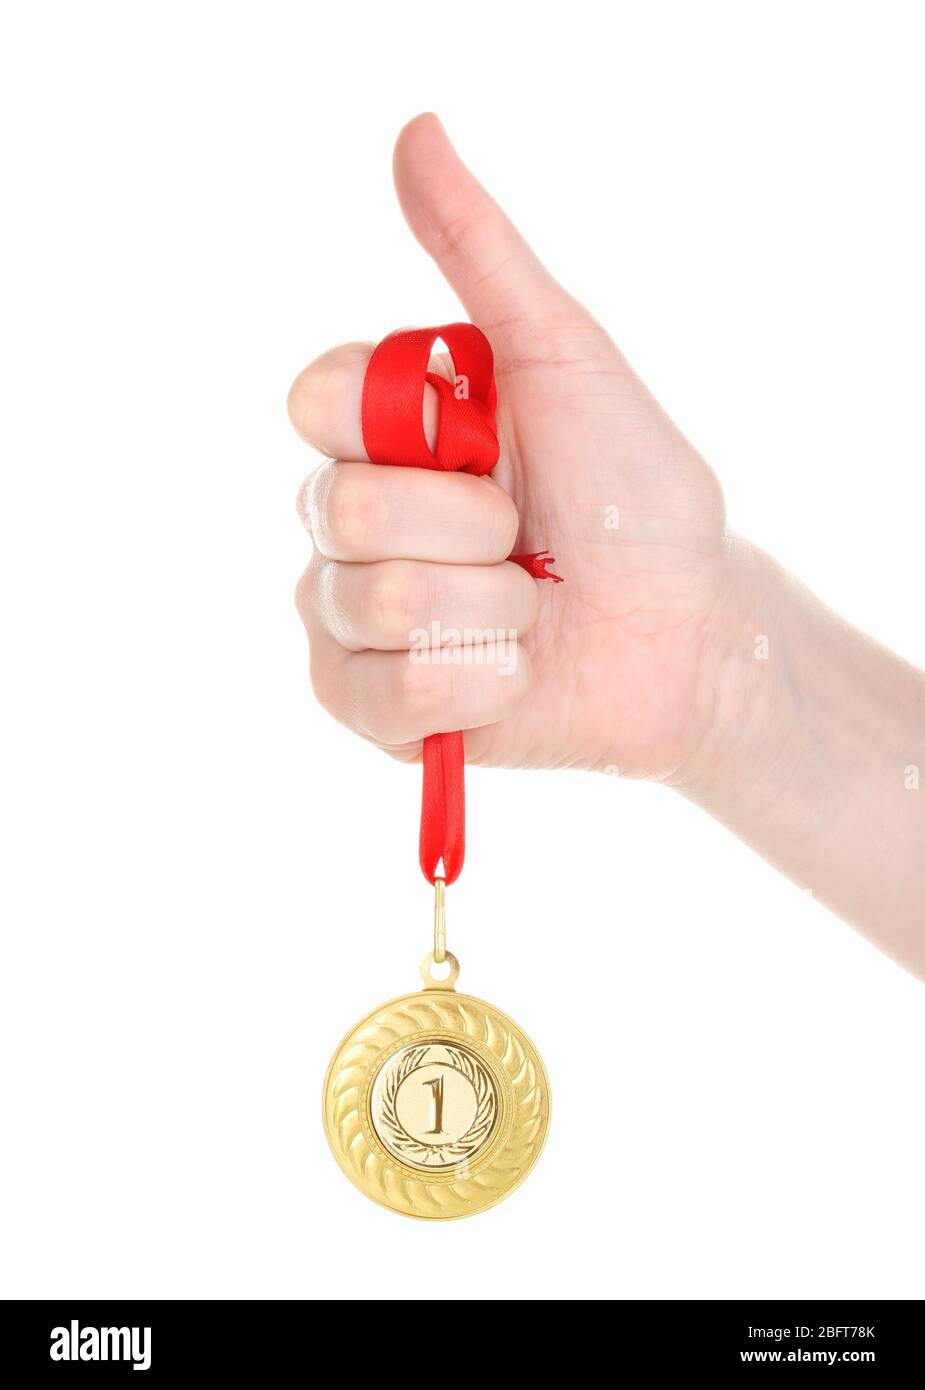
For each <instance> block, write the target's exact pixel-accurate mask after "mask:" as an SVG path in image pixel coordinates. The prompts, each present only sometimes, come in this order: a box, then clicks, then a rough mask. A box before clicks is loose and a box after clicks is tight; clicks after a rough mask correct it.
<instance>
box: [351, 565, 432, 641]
mask: <svg viewBox="0 0 925 1390" xmlns="http://www.w3.org/2000/svg"><path fill="white" fill-rule="evenodd" d="M425 589H426V585H425V584H424V583H423V580H422V577H421V575H420V574H419V572H418V567H417V566H415V565H413V564H411V563H406V562H404V561H401V560H396V561H393V562H391V563H388V564H385V565H383V566H381V567H379V568H378V569H377V571H376V572H375V573H374V574H373V575H372V576H371V577H370V581H369V587H368V592H367V594H366V595H365V606H366V621H365V625H366V627H367V628H368V630H369V635H370V636H372V637H374V638H376V639H377V640H378V641H381V642H385V643H387V644H389V645H398V646H407V645H408V643H409V642H410V633H411V630H412V628H413V627H415V626H416V625H417V620H418V619H419V618H420V617H421V615H422V614H423V613H424V612H425V611H426V602H427V600H426V595H425V592H424V590H425Z"/></svg>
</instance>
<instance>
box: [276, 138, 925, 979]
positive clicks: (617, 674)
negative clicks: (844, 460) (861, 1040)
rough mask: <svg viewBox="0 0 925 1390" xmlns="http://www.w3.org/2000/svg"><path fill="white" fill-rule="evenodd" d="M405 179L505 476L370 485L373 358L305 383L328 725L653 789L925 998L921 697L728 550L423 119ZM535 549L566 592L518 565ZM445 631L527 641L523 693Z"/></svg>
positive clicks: (545, 281) (805, 597)
mask: <svg viewBox="0 0 925 1390" xmlns="http://www.w3.org/2000/svg"><path fill="white" fill-rule="evenodd" d="M394 173H395V186H396V190H397V193H398V197H399V201H400V203H401V206H402V209H403V211H404V213H405V217H406V218H407V221H408V224H409V226H410V228H411V230H412V232H413V233H414V235H415V236H416V237H417V239H418V241H419V242H420V243H421V245H422V246H423V248H424V249H425V250H426V251H427V252H428V253H429V254H430V255H431V256H432V257H433V258H434V260H435V261H436V263H437V265H438V266H439V267H440V269H441V271H442V272H443V274H444V275H445V277H446V279H447V280H448V281H449V283H450V284H451V285H452V287H453V289H454V290H455V291H456V293H457V294H458V296H459V298H460V300H461V302H462V304H463V306H464V308H465V310H466V313H467V314H468V316H469V317H470V318H471V320H472V321H473V322H474V323H477V324H478V325H479V327H480V328H482V330H483V331H484V332H485V333H486V334H487V336H488V338H489V340H490V341H491V345H492V348H493V350H494V354H495V374H496V379H497V383H498V392H499V409H498V426H499V435H500V440H501V457H500V460H499V463H498V466H497V468H496V469H495V472H494V475H493V478H474V477H470V476H469V475H467V474H435V473H430V472H427V471H425V470H418V469H411V468H387V467H383V466H376V465H372V464H370V463H369V461H368V459H367V457H366V454H365V451H364V448H363V439H362V432H361V426H360V404H361V393H362V386H363V376H364V372H365V369H366V364H367V362H368V359H369V355H370V353H371V351H372V344H368V343H367V344H364V343H351V344H347V345H344V346H342V347H338V348H334V349H333V350H332V351H331V352H328V353H326V354H325V355H324V356H323V357H321V358H319V359H318V360H317V361H316V362H313V363H312V364H311V365H310V366H309V367H306V369H305V370H304V371H303V372H302V373H301V374H300V375H299V376H298V377H297V379H296V381H295V383H294V384H293V387H292V390H291V392H290V396H289V413H290V417H291V419H292V422H293V424H294V426H295V428H296V430H297V431H298V432H299V434H300V435H301V436H302V438H303V439H305V440H306V441H307V442H309V443H310V444H312V445H314V446H315V447H316V448H318V449H320V450H321V451H322V452H323V453H325V454H326V455H329V456H330V457H329V458H328V459H327V460H326V462H324V463H323V464H322V465H321V466H320V467H319V468H317V469H316V470H315V471H314V472H313V473H312V474H311V475H310V477H309V478H308V479H307V481H306V483H305V485H304V486H303V488H302V490H301V492H300V494H299V511H300V514H301V516H302V518H303V521H304V522H305V525H306V527H307V528H308V530H309V531H310V533H311V536H312V539H313V542H314V554H313V557H312V560H311V563H310V564H309V566H308V569H307V570H306V572H305V574H304V575H303V577H302V579H301V581H300V583H299V586H298V590H297V605H298V608H299V612H300V614H301V616H302V618H303V620H304V622H305V626H306V629H307V632H308V635H309V641H310V650H311V675H312V682H313V685H314V689H315V692H316V694H317V696H318V698H319V699H320V701H321V703H322V704H323V705H324V706H325V708H326V709H327V710H329V711H330V713H331V714H333V715H334V717H335V718H336V719H338V720H340V721H341V722H342V723H344V724H346V725H347V726H348V727H349V728H351V729H354V730H355V731H356V732H357V733H359V734H361V735H362V736H363V737H365V738H367V739H369V740H371V741H372V742H374V743H376V744H377V745H378V746H379V747H381V748H383V749H385V750H386V751H387V752H389V753H390V754H392V755H393V756H395V757H397V758H399V759H402V760H403V761H415V760H417V759H419V758H420V755H421V740H422V738H423V737H424V736H425V735H426V734H429V733H434V732H437V731H440V730H449V729H465V730H466V731H467V733H466V755H467V760H468V761H469V762H471V763H476V764H479V765H483V766H495V767H508V768H526V767H546V768H561V767H577V768H585V769H588V770H593V771H619V773H620V774H621V775H623V776H628V777H645V778H652V779H656V780H658V781H661V782H663V783H665V784H667V785H669V786H671V787H673V788H675V789H677V790H678V791H680V792H681V793H683V794H684V795H686V796H688V797H690V798H691V799H692V800H694V801H696V802H697V803H698V804H700V805H701V806H703V807H704V808H705V809H706V810H708V811H709V812H710V813H711V814H712V815H714V816H716V817H717V818H718V819H720V820H722V821H723V822H724V823H725V824H727V825H728V826H729V827H730V829H732V830H733V831H734V833H736V834H737V835H739V836H740V837H741V838H742V839H743V840H745V841H746V842H747V843H748V844H750V845H752V846H753V848H755V849H756V850H757V851H758V852H759V853H760V854H762V855H763V856H764V857H765V858H767V859H768V860H769V861H770V862H771V863H773V864H774V865H776V866H777V867H778V868H779V869H780V870H781V871H782V872H784V873H785V874H787V875H788V876H789V877H791V878H792V879H793V880H794V881H795V882H797V883H799V884H800V886H801V887H805V888H810V889H812V891H813V894H814V896H815V897H817V898H818V899H820V900H821V901H823V902H825V903H827V904H828V906H830V907H831V908H832V909H833V910H834V911H835V912H837V913H838V914H839V915H840V916H842V917H843V918H844V919H845V920H846V921H848V922H850V923H851V924H852V925H854V926H855V927H857V928H858V929H859V930H861V931H863V932H864V933H865V934H866V935H868V936H869V937H870V938H871V939H872V940H874V941H875V942H876V943H877V944H878V945H879V946H880V947H881V948H883V949H884V950H886V951H888V952H889V953H890V954H892V955H893V956H894V958H896V959H897V960H899V961H900V962H901V963H902V964H904V965H905V966H907V967H908V968H909V969H912V970H914V971H916V972H917V973H919V974H920V975H921V976H923V978H925V786H923V787H922V789H921V790H918V789H917V786H916V785H913V784H914V783H916V774H915V772H914V771H910V769H916V768H920V769H922V773H923V775H925V676H923V674H922V673H921V672H920V671H917V670H915V669H914V668H912V667H911V666H909V665H908V664H906V663H905V662H903V661H902V660H901V659H900V658H899V657H897V656H895V655H894V654H893V653H891V652H888V651H887V650H886V649H884V648H883V647H881V646H879V645H878V644H877V643H876V642H874V641H873V640H872V639H870V638H869V637H866V636H865V635H864V634H862V633H860V632H858V631H856V630H855V629H853V628H852V627H851V626H850V625H849V624H847V623H846V622H844V620H842V619H841V618H839V617H838V616H837V615H836V614H834V613H832V612H831V611H830V610H828V609H827V608H826V607H825V606H824V605H823V604H822V603H820V602H819V600H818V599H816V598H815V597H814V596H813V595H812V594H810V593H809V592H808V591H807V590H806V589H805V588H803V586H801V585H800V584H799V582H798V581H797V580H795V579H793V578H792V577H791V576H789V575H787V574H786V573H785V572H784V571H783V570H782V569H781V568H780V567H779V566H778V565H776V564H775V562H774V561H773V560H772V559H771V558H770V557H768V556H766V555H764V554H763V553H762V552H761V551H759V550H758V549H757V548H755V547H754V546H752V545H750V544H749V543H748V542H747V541H743V540H741V539H739V538H736V537H734V536H731V535H730V533H729V532H728V530H727V528H726V518H725V510H724V505H723V497H722V492H721V489H720V486H719V483H718V482H717V479H716V478H715V476H714V474H713V473H712V471H711V470H710V468H709V466H708V465H707V464H706V462H705V461H704V460H703V459H702V458H701V457H700V455H699V454H698V453H697V451H696V450H695V449H694V447H693V446H692V445H691V444H690V443H689V441H688V440H687V439H685V437H684V436H683V435H682V434H681V433H680V431H679V430H678V429H677V427H676V426H675V425H674V424H673V423H672V422H671V421H670V420H669V419H668V417H667V416H666V415H665V413H664V411H663V410H662V409H661V407H660V406H659V405H658V403H657V402H656V401H655V400H654V398H653V397H652V396H651V395H650V393H649V392H648V391H647V389H646V388H645V386H643V384H642V382H641V381H640V380H639V379H638V377H637V376H636V375H635V373H634V372H633V370H632V368H631V367H630V366H629V365H628V363H627V362H626V360H625V358H624V357H623V356H622V355H621V353H620V352H619V350H618V349H617V348H616V346H615V345H614V343H613V342H612V341H611V339H610V338H609V337H608V335H607V334H606V333H605V331H604V329H603V328H601V326H600V325H599V324H597V323H596V322H595V320H594V319H593V318H592V317H591V315H590V314H589V313H588V311H587V310H586V309H584V308H583V307H582V306H581V305H580V304H578V303H577V302H576V301H575V300H574V299H573V298H572V297H571V296H570V295H569V294H567V293H566V291H565V290H563V289H562V288H561V286H559V285H558V284H557V283H556V281H555V280H553V279H552V277H551V276H550V275H549V273H548V272H547V271H546V270H545V269H544V267H543V266H542V265H541V264H540V263H539V261H538V260H537V259H536V257H535V256H534V254H533V253H532V251H531V250H530V249H529V247H528V246H527V244H526V242H525V241H524V240H523V238H522V237H521V236H520V234H519V233H518V232H517V230H516V229H515V228H514V227H513V226H512V225H511V223H510V222H509V221H508V219H507V218H506V217H505V215H504V213H503V212H502V211H501V209H500V208H499V207H498V206H497V204H496V203H495V202H494V201H493V200H492V199H491V198H490V197H489V195H488V194H487V193H486V191H485V190H484V189H483V188H482V187H481V185H480V184H479V183H478V182H477V181H476V180H475V179H474V177H473V176H472V174H470V173H469V171H468V170H467V169H466V168H465V166H464V165H463V164H462V163H461V161H460V159H459V157H458V156H457V154H456V152H455V151H454V149H453V147H452V146H451V144H450V143H449V140H448V138H447V136H446V134H445V132H444V130H443V127H442V126H441V125H440V123H439V121H438V120H437V119H436V117H435V116H432V115H424V116H419V117H417V118H416V119H415V120H414V121H412V122H411V123H410V124H409V125H408V126H406V127H405V129H404V130H403V131H402V132H401V134H400V136H399V138H398V142H397V145H396V149H395V161H394ZM434 366H435V369H436V370H443V371H445V372H447V373H448V374H450V375H451V373H452V368H451V366H450V364H449V363H448V361H447V360H446V359H441V360H439V361H436V362H435V364H434ZM433 396H434V393H433V392H432V391H431V389H430V388H428V389H427V393H426V397H425V402H424V424H425V431H426V432H427V434H428V436H429V438H430V439H431V442H432V441H433V436H434V429H435V422H436V409H437V407H436V403H435V400H434V399H433ZM615 508H616V509H618V511H617V512H615V511H614V509H615ZM615 521H616V522H617V523H618V524H617V525H614V522H615ZM546 546H548V547H551V548H552V550H553V553H554V554H555V555H556V557H557V564H556V571H557V572H558V573H559V574H561V575H563V576H564V577H565V579H566V582H565V583H564V584H552V583H548V582H546V583H544V582H537V581H536V580H534V579H531V578H530V577H529V576H528V575H526V574H525V573H524V571H522V570H521V569H520V568H519V567H518V566H516V565H513V564H510V563H506V556H508V555H509V554H511V553H512V551H514V552H521V551H533V550H540V549H542V548H544V547H546ZM433 621H438V622H439V623H440V624H441V626H442V627H452V628H456V629H464V628H475V629H478V628H482V629H484V628H499V627H503V628H506V629H511V628H513V629H516V631H517V634H518V650H517V663H516V672H515V673H514V674H513V675H510V674H508V675H505V676H501V675H500V674H499V672H498V669H497V668H495V667H493V666H490V665H477V664H459V665H430V664H415V663H412V662H411V661H410V660H409V658H408V648H409V646H410V645H411V636H410V634H411V633H412V631H413V629H415V628H428V629H429V627H430V624H431V622H433ZM761 639H765V641H766V645H762V641H761ZM762 652H764V653H765V654H766V655H764V656H762V655H761V654H760V653H762Z"/></svg>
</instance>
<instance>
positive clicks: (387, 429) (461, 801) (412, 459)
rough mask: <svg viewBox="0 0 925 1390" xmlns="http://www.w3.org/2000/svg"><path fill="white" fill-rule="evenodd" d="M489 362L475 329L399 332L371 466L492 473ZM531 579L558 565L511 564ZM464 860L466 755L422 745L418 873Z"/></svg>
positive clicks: (443, 745)
mask: <svg viewBox="0 0 925 1390" xmlns="http://www.w3.org/2000/svg"><path fill="white" fill-rule="evenodd" d="M438 338H440V339H442V341H443V342H444V343H445V344H446V346H447V347H448V348H449V351H450V355H451V357H452V359H453V369H454V372H455V381H448V380H447V379H446V377H444V376H440V375H438V374H437V373H436V372H431V371H428V367H429V365H430V356H431V351H432V349H433V346H434V343H435V342H436V341H437V339H438ZM425 384H429V385H430V386H432V387H433V388H434V390H435V391H436V393H437V402H438V412H439V413H438V423H437V438H436V441H435V444H434V448H433V450H431V448H430V446H429V445H428V443H427V439H426V436H425V434H424V389H425ZM496 401H497V393H496V391H495V378H494V358H493V356H492V351H491V346H490V344H489V342H488V339H487V338H486V337H485V335H484V333H482V331H481V330H480V329H478V328H476V327H475V325H474V324H471V323H450V324H444V325H443V326H442V327H440V328H400V329H398V331H397V332H395V333H390V334H389V336H388V337H387V338H383V340H382V342H381V343H380V344H379V345H378V347H377V348H375V350H374V352H373V355H372V357H371V358H370V359H369V365H368V366H367V368H366V378H365V381H364V383H363V442H364V444H365V446H366V453H367V455H368V456H369V458H370V459H371V460H372V462H373V463H386V464H392V465H396V464H398V465H403V466H405V467H408V468H435V469H438V470H441V471H443V472H445V473H456V472H461V473H474V474H476V475H477V476H480V477H481V476H483V475H484V474H486V473H490V472H491V470H492V469H493V468H494V466H495V464H496V463H497V462H498V452H499V450H498V431H497V428H496V426H495V404H496ZM508 558H509V559H510V560H512V561H513V562H514V563H515V564H517V565H521V566H522V567H523V568H524V569H525V570H526V571H527V573H528V574H532V575H533V576H534V578H535V579H552V580H554V581H555V582H556V583H561V582H562V581H561V577H560V576H559V575H556V574H550V573H548V571H547V568H546V567H547V565H551V564H554V563H555V560H554V557H553V556H551V555H549V554H548V553H547V552H546V551H545V550H540V551H535V552H533V553H532V554H530V555H511V556H509V557H508ZM465 852H466V797H465V749H464V744H463V735H462V733H459V732H457V733H435V734H430V735H429V736H428V737H427V738H425V739H424V789H423V795H422V799H421V841H420V860H421V869H422V870H423V873H424V877H425V878H426V879H427V881H428V883H433V882H434V879H435V878H436V876H437V868H438V866H439V864H440V860H441V859H442V860H443V876H444V877H445V879H446V882H447V883H448V884H449V883H453V882H454V880H455V879H457V878H458V877H459V874H460V871H461V870H462V866H463V859H464V857H465Z"/></svg>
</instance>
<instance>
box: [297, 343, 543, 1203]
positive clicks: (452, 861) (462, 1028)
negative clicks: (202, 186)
mask: <svg viewBox="0 0 925 1390" xmlns="http://www.w3.org/2000/svg"><path fill="white" fill-rule="evenodd" d="M438 338H440V339H441V340H442V341H443V342H444V343H445V344H446V346H447V348H448V349H449V351H450V353H451V354H452V359H453V368H454V373H455V377H454V380H453V381H452V382H450V381H449V380H447V379H446V378H445V377H443V376H438V375H436V374H435V373H432V372H429V371H428V370H427V369H428V364H429V361H430V354H431V350H432V348H433V345H434V343H435V342H436V340H437V339H438ZM425 382H428V383H430V385H431V386H432V387H433V388H434V389H435V391H436V392H437V396H438V400H439V407H440V414H439V422H438V427H437V440H436V444H435V447H434V450H433V451H431V449H430V447H429V445H428V443H427V440H426V438H425V435H424V427H423V404H424V399H423V398H424V387H425ZM494 410H495V384H494V375H493V359H492V353H491V348H490V346H489V344H488V341H487V339H486V338H485V336H484V335H483V334H482V333H481V332H480V330H479V329H477V328H475V327H474V326H473V325H472V324H468V323H458V324H449V325H446V326H444V327H441V328H429V329H403V330H400V331H399V332H397V333H392V334H390V335H389V337H387V338H385V339H384V340H383V341H382V342H381V343H380V344H379V346H378V347H377V348H376V349H375V351H374V352H373V355H372V357H371V358H370V361H369V365H368V367H367V372H366V379H365V382H364V387H363V439H364V442H365V445H366V451H367V454H368V455H369V458H370V459H371V460H372V461H373V462H374V463H385V464H393V465H395V464H403V465H407V466H410V467H415V468H437V469H443V470H446V471H457V470H462V471H465V472H470V473H475V474H479V475H483V474H486V473H490V472H491V470H492V468H494V466H495V464H496V463H497V461H498V436H497V430H496V427H495V421H494ZM510 558H511V559H512V560H514V561H516V562H517V563H518V564H520V565H522V566H523V567H524V568H525V569H526V570H527V571H528V572H529V573H530V574H533V575H534V576H535V577H536V578H538V579H554V580H556V581H557V582H560V578H559V576H558V575H552V574H549V573H548V572H547V566H548V565H549V564H552V563H553V560H552V558H551V557H550V556H548V554H547V552H545V551H540V552H537V553H534V554H530V555H512V556H511V557H510ZM423 763H424V786H423V797H422V805H421V836H420V863H421V868H422V870H423V872H424V876H425V878H426V879H427V880H428V882H429V883H431V884H433V885H434V892H435V902H434V944H433V950H432V951H431V952H430V953H429V954H428V955H427V956H426V957H425V959H424V962H423V964H422V965H421V977H422V980H423V989H420V990H418V991H416V992H415V993H413V994H405V995H401V996H400V997H399V998H397V999H392V1000H391V1001H390V1002H388V1003H386V1004H382V1005H380V1007H379V1008H377V1009H374V1010H373V1011H372V1013H370V1014H367V1015H366V1017H365V1018H363V1019H361V1020H360V1022H359V1023H358V1024H357V1025H356V1026H355V1027H354V1028H352V1029H351V1031H350V1032H349V1033H348V1034H347V1036H346V1037H345V1038H344V1040H343V1042H342V1043H341V1044H340V1046H339V1047H338V1049H337V1051H336V1052H335V1054H334V1057H333V1058H332V1060H331V1064H330V1066H329V1068H328V1072H327V1076H326V1078H325V1082H324V1095H323V1117H324V1126H325V1132H326V1134H327V1137H328V1142H329V1144H330V1146H331V1149H332V1151H333V1153H334V1157H335V1158H336V1159H337V1161H338V1163H339V1164H340V1166H341V1168H342V1169H343V1170H344V1172H345V1173H346V1174H347V1176H348V1177H349V1178H350V1179H351V1181H352V1182H354V1183H355V1184H356V1186H357V1187H359V1188H360V1190H361V1191H362V1192H365V1193H366V1195H367V1196H368V1197H371V1198H372V1199H373V1200H374V1201H376V1202H379V1203H381V1204H382V1205H383V1206H386V1207H390V1208H391V1209H392V1210H393V1211H398V1212H401V1213H403V1214H404V1215H406V1216H417V1217H424V1218H428V1219H431V1220H450V1219H452V1218H454V1217H459V1216H468V1215H471V1214H472V1213H474V1212H478V1211H483V1210H484V1209H485V1208H486V1207H490V1206H493V1205H494V1204H495V1203H496V1202H499V1201H501V1200H502V1199H503V1198H504V1197H506V1196H507V1195H508V1193H509V1192H512V1191H513V1189H514V1188H515V1187H517V1185H518V1184H519V1183H521V1182H522V1181H523V1179H524V1178H525V1177H526V1176H527V1174H528V1173H529V1172H530V1169H531V1168H532V1167H533V1165H534V1163H535V1162H536V1160H537V1159H538V1158H539V1155H540V1152H541V1150H542V1148H543V1144H544V1142H545V1140H546V1132H547V1129H548V1127H549V1110H550V1098H549V1081H548V1079H547V1076H546V1072H545V1069H544V1067H543V1063H542V1061H541V1059H540V1056H539V1053H538V1052H537V1050H536V1048H535V1047H534V1046H533V1044H532V1042H531V1041H530V1039H529V1038H528V1037H527V1035H526V1034H525V1033H524V1032H523V1031H522V1030H521V1029H520V1028H519V1027H518V1025H517V1024H516V1023H515V1022H514V1021H513V1020H512V1019H510V1018H508V1017H507V1015H506V1014H503V1013H502V1012H501V1011H500V1009H496V1008H495V1007H494V1006H493V1005H491V1004H487V1003H485V1001H484V1000H482V999H476V998H473V997H472V996H471V995H466V994H458V993H457V992H456V980H457V977H458V975H459V962H458V960H457V959H456V957H455V956H454V955H453V954H452V953H451V952H449V951H447V949H446V906H445V890H446V886H447V885H448V884H451V883H453V882H454V880H455V879H456V878H457V877H458V876H459V873H460V870H461V869H462V865H463V858H464V855H465V790H464V768H465V752H464V746H463V735H462V734H461V733H438V734H433V735H431V736H430V737H428V738H426V739H425V740H424V751H423ZM441 869H442V872H438V870H441ZM444 967H445V968H446V970H447V971H448V973H447V974H446V976H445V977H443V978H441V977H440V976H438V975H435V974H434V971H435V969H437V970H440V969H442V968H444Z"/></svg>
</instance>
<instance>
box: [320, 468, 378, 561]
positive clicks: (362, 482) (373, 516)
mask: <svg viewBox="0 0 925 1390" xmlns="http://www.w3.org/2000/svg"><path fill="white" fill-rule="evenodd" d="M387 519H388V518H387V506H386V502H385V499H384V497H383V493H382V490H381V489H379V488H376V487H371V486H370V485H369V480H368V479H366V478H364V477H362V476H358V475H357V474H356V472H355V471H352V470H350V469H345V468H344V467H341V468H332V469H331V470H330V477H329V481H328V485H327V488H326V490H325V496H324V499H323V504H322V530H323V532H324V534H325V535H326V536H327V537H328V539H329V542H330V544H331V546H332V548H333V549H334V550H335V551H336V552H337V554H336V555H335V558H338V557H341V556H342V557H343V558H345V559H349V558H350V557H351V556H357V555H364V554H366V553H368V551H369V550H370V547H371V546H372V543H373V541H374V540H375V539H376V537H377V536H379V535H380V534H381V533H382V531H383V530H384V529H385V528H386V525H387Z"/></svg>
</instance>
